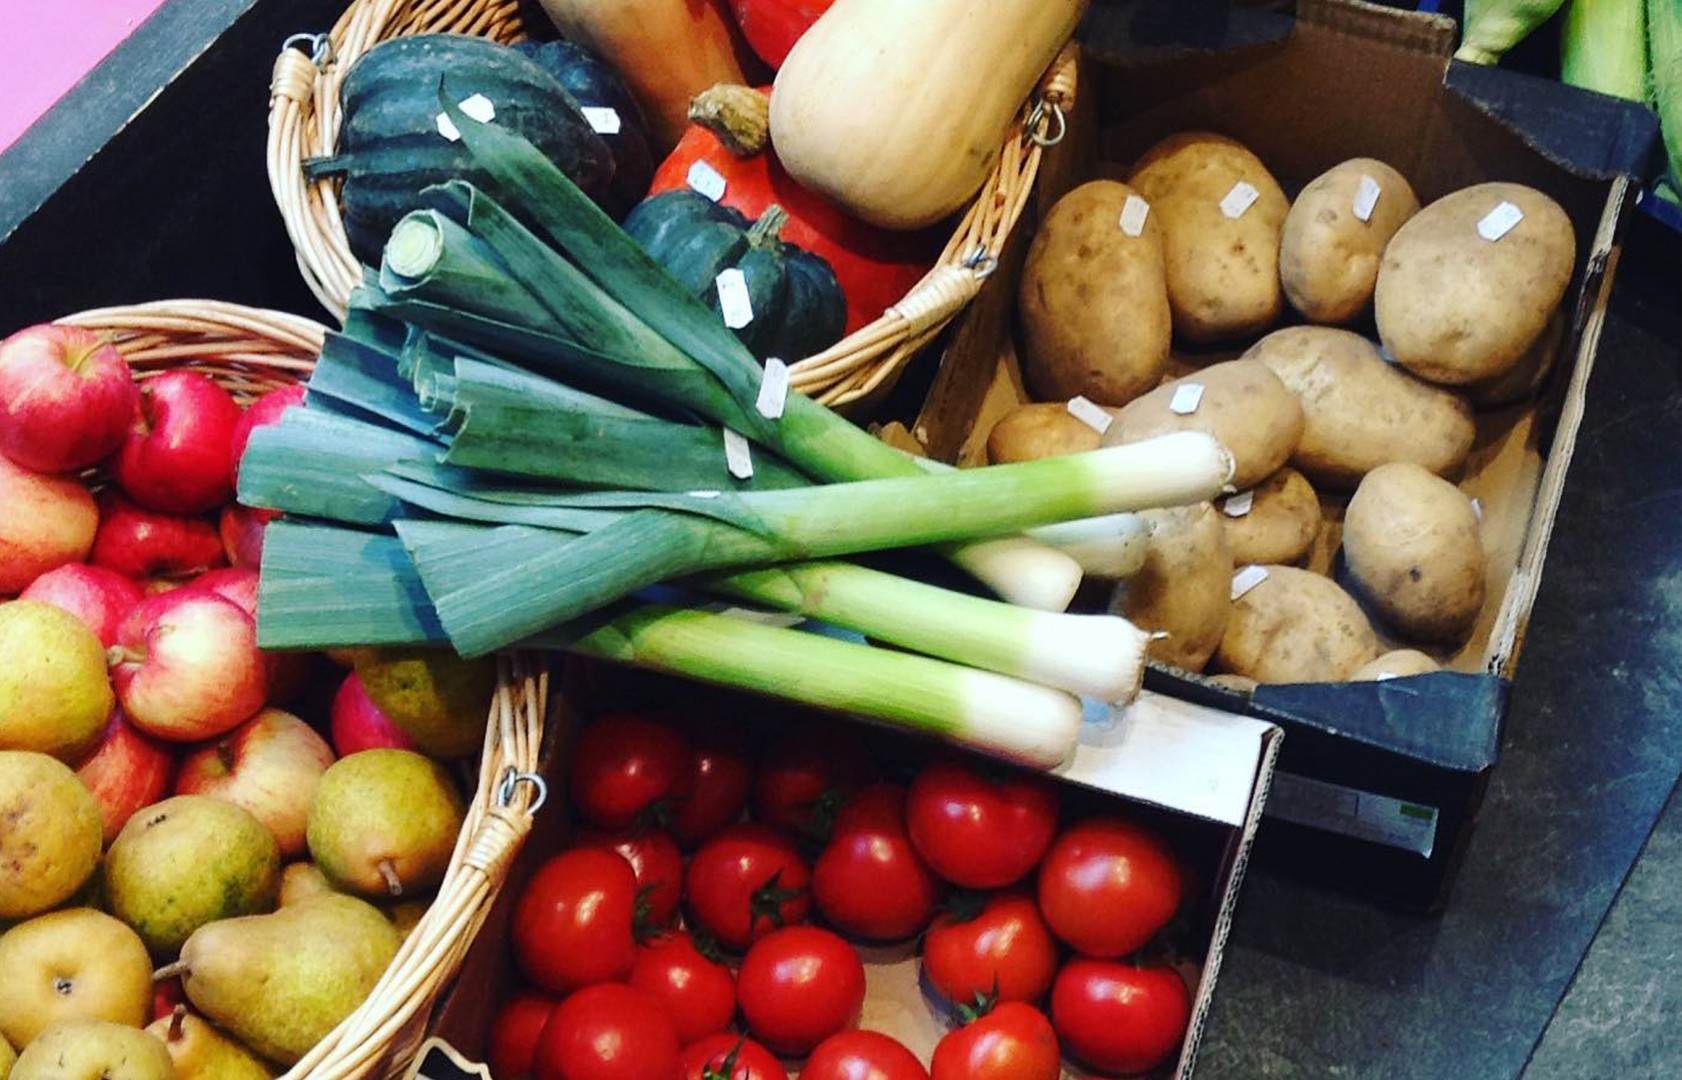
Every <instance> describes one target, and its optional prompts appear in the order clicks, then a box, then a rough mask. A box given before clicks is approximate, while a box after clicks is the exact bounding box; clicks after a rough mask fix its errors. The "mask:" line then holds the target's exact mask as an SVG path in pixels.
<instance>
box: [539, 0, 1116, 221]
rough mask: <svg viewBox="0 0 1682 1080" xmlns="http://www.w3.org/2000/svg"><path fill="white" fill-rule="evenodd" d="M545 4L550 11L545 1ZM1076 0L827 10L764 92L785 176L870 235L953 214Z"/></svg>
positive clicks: (1064, 29) (850, 2)
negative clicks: (871, 230) (868, 227)
mask: <svg viewBox="0 0 1682 1080" xmlns="http://www.w3.org/2000/svg"><path fill="white" fill-rule="evenodd" d="M546 2H553V0H546ZM1086 7H1087V0H990V2H988V3H985V4H981V3H975V2H974V0H917V2H916V3H910V2H907V0H836V2H835V4H834V6H832V7H831V8H830V9H829V10H828V11H827V12H825V13H824V14H823V16H822V17H820V18H819V19H818V21H817V22H816V23H814V24H813V25H812V28H811V29H810V30H808V31H806V33H805V35H804V36H803V37H801V39H800V40H799V41H798V42H796V43H795V46H794V49H793V50H792V51H791V52H790V53H789V54H788V59H787V60H785V61H784V62H783V66H782V68H781V69H780V70H779V71H778V72H777V81H776V83H775V85H774V86H773V87H772V91H771V143H772V145H773V146H775V147H776V151H777V156H778V157H779V158H780V159H781V161H782V163H783V166H784V168H786V169H787V170H788V171H789V173H790V174H791V175H792V176H793V177H794V178H795V179H796V180H798V181H800V182H801V183H802V184H804V185H806V186H807V187H809V188H813V189H814V190H816V191H818V192H820V193H822V194H824V195H826V196H828V197H829V198H831V199H833V200H834V201H835V202H837V203H839V204H840V205H841V206H843V207H845V208H846V209H848V210H849V211H851V212H852V213H853V214H855V215H857V216H858V217H860V218H863V219H864V220H865V221H868V222H870V223H871V224H873V225H879V226H882V227H884V228H890V229H920V228H923V227H924V226H926V225H932V224H934V223H935V222H937V221H939V220H941V219H942V218H944V217H946V216H947V215H948V214H951V213H952V212H953V211H954V210H957V209H958V208H959V207H961V206H963V204H964V203H965V202H967V201H968V200H969V199H970V197H971V196H973V195H974V194H975V192H976V189H977V188H979V187H980V186H981V183H982V181H984V180H985V179H986V178H987V174H988V172H989V171H990V170H991V169H992V165H993V161H994V160H995V158H996V156H997V155H998V152H999V144H1000V141H1001V140H1002V138H1003V137H1004V133H1005V129H1006V127H1007V126H1008V125H1009V124H1010V122H1011V120H1012V119H1013V118H1014V117H1015V115H1016V112H1017V110H1018V109H1019V108H1021V106H1022V103H1023V101H1024V100H1025V99H1026V98H1027V97H1028V94H1029V93H1030V92H1031V91H1032V90H1033V88H1034V85H1035V83H1036V82H1037V81H1038V80H1039V77H1040V75H1041V74H1042V73H1043V72H1044V71H1045V69H1046V67H1047V66H1049V65H1050V63H1051V61H1052V60H1054V59H1056V57H1057V53H1058V50H1060V49H1061V48H1062V47H1063V44H1064V42H1066V41H1067V40H1068V39H1069V35H1070V34H1072V33H1074V29H1075V26H1076V25H1077V24H1078V23H1079V22H1080V19H1081V16H1082V15H1084V14H1085V13H1086Z"/></svg>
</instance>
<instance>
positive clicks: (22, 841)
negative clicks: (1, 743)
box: [0, 645, 105, 919]
mask: <svg viewBox="0 0 1682 1080" xmlns="http://www.w3.org/2000/svg"><path fill="white" fill-rule="evenodd" d="M3 649H4V646H3V645H0V650H3ZM4 655H5V653H4V652H3V651H0V656H4ZM8 666H9V664H6V663H0V670H4V669H5V668H6V667H8ZM104 838H105V826H104V824H103V819H102V818H101V817H100V813H99V801H98V800H97V799H95V798H94V797H93V792H91V791H89V790H88V787H87V785H86V784H84V783H82V781H81V779H80V778H79V777H77V775H76V774H75V773H73V772H71V771H70V767H69V766H67V765H65V764H64V762H62V761H60V760H58V759H57V758H55V757H49V756H48V755H46V754H42V753H38V752H36V751H33V750H0V919H23V918H28V917H29V916H31V915H36V914H39V913H40V912H43V911H46V910H48V909H49V908H54V907H57V906H58V905H60V904H62V903H63V902H64V901H66V900H68V899H69V898H70V897H71V896H73V895H75V892H76V890H77V889H80V888H81V887H82V886H83V885H84V884H86V883H87V880H88V878H90V877H91V876H93V870H94V867H95V866H97V865H98V863H99V849H100V846H101V844H102V843H103V841H104Z"/></svg>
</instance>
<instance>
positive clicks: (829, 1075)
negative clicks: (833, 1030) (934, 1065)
mask: <svg viewBox="0 0 1682 1080" xmlns="http://www.w3.org/2000/svg"><path fill="white" fill-rule="evenodd" d="M800 1080H929V1071H928V1070H927V1069H925V1068H923V1063H922V1062H921V1061H918V1060H917V1055H916V1054H913V1053H912V1052H911V1051H910V1050H907V1049H906V1048H905V1044H904V1043H902V1042H900V1041H899V1040H897V1039H893V1038H890V1037H888V1036H887V1035H884V1034H882V1033H881V1032H879V1031H843V1032H841V1033H840V1034H839V1035H831V1036H830V1037H829V1038H827V1039H825V1040H824V1041H823V1042H821V1043H819V1044H818V1048H817V1049H816V1050H813V1051H812V1056H811V1057H809V1058H807V1059H806V1064H805V1066H804V1067H802V1068H801V1070H800Z"/></svg>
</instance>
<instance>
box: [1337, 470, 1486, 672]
mask: <svg viewBox="0 0 1682 1080" xmlns="http://www.w3.org/2000/svg"><path fill="white" fill-rule="evenodd" d="M1343 558H1344V562H1345V564H1346V565H1347V566H1348V568H1349V576H1350V579H1351V580H1352V582H1353V583H1354V586H1355V589H1356V591H1357V592H1358V593H1359V594H1360V595H1361V597H1362V599H1364V600H1366V601H1367V602H1368V604H1370V605H1371V607H1372V608H1373V610H1375V611H1377V612H1378V614H1379V617H1380V618H1381V619H1383V620H1384V622H1385V623H1387V624H1388V625H1389V626H1391V627H1392V628H1394V629H1395V630H1396V632H1397V633H1399V634H1402V635H1404V636H1406V637H1410V638H1415V639H1419V640H1425V641H1442V642H1449V643H1458V642H1460V641H1463V640H1465V637H1466V635H1467V634H1468V633H1469V632H1470V631H1471V629H1472V624H1473V623H1475V622H1476V621H1477V617H1478V611H1479V610H1480V609H1482V607H1483V593H1484V559H1483V544H1482V542H1481V541H1480V540H1479V538H1478V516H1477V512H1476V511H1475V510H1473V509H1472V500H1470V499H1468V498H1467V497H1466V496H1465V494H1464V493H1463V492H1461V490H1460V489H1459V488H1457V487H1455V486H1454V485H1453V484H1451V483H1449V482H1448V481H1447V480H1444V479H1442V478H1441V477H1439V476H1433V475H1432V474H1431V473H1429V472H1426V471H1425V470H1424V469H1422V468H1420V467H1419V466H1417V465H1413V464H1410V463H1407V462H1396V463H1394V464H1390V465H1380V466H1379V467H1378V468H1376V469H1374V470H1373V471H1372V472H1370V473H1368V474H1367V477H1366V479H1365V480H1362V481H1361V486H1360V487H1358V488H1356V489H1355V496H1354V498H1352V499H1350V500H1349V509H1348V510H1346V511H1345V512H1344V515H1343Z"/></svg>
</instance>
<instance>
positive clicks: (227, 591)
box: [188, 566, 261, 619]
mask: <svg viewBox="0 0 1682 1080" xmlns="http://www.w3.org/2000/svg"><path fill="white" fill-rule="evenodd" d="M260 581H261V579H260V578H259V577H258V574H257V571H256V570H253V569H251V568H250V567H248V566H222V567H218V568H217V569H215V570H206V571H205V572H204V573H202V574H200V575H199V576H198V577H196V578H194V579H193V580H192V581H190V582H188V584H189V585H190V586H192V587H193V588H195V589H208V590H209V591H211V592H213V593H215V594H216V595H218V596H220V597H222V598H224V599H227V600H232V601H233V602H234V603H236V604H238V605H239V606H240V610H241V611H244V612H245V613H246V614H247V615H249V616H251V617H252V618H253V619H255V618H256V617H257V586H258V584H259V583H260Z"/></svg>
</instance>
